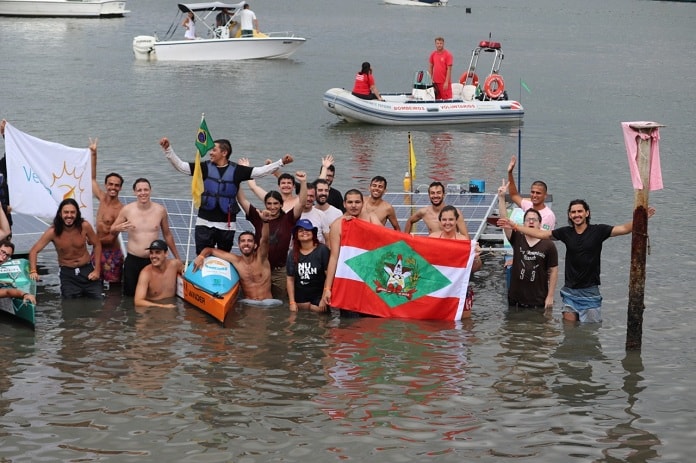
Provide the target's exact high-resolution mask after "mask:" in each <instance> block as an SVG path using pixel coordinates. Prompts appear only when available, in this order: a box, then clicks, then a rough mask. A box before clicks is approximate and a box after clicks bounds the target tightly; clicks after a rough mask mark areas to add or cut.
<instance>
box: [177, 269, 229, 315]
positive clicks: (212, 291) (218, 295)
mask: <svg viewBox="0 0 696 463" xmlns="http://www.w3.org/2000/svg"><path fill="white" fill-rule="evenodd" d="M239 287H240V284H239V274H237V271H236V270H235V268H234V267H233V266H232V265H231V264H230V263H229V262H227V261H225V260H222V259H219V258H217V257H207V258H206V259H205V261H204V262H203V266H202V267H201V268H200V269H199V270H198V271H196V272H194V271H193V263H191V264H189V266H188V268H187V269H186V272H185V273H184V275H183V277H179V280H178V285H177V295H178V296H179V297H180V298H182V299H183V300H185V301H186V302H189V303H190V304H192V305H194V306H195V307H197V308H199V309H200V310H202V311H203V312H205V313H207V314H209V315H211V316H212V317H213V318H215V319H216V320H218V321H219V322H221V323H223V322H224V321H225V317H226V316H227V314H228V312H229V311H230V310H231V309H232V307H234V304H235V303H236V302H237V296H238V295H239Z"/></svg>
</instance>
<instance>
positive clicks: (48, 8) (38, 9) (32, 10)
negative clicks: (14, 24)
mask: <svg viewBox="0 0 696 463" xmlns="http://www.w3.org/2000/svg"><path fill="white" fill-rule="evenodd" d="M126 13H129V11H128V10H126V2H125V0H0V16H34V17H71V18H105V17H120V16H124V15H125V14H126Z"/></svg>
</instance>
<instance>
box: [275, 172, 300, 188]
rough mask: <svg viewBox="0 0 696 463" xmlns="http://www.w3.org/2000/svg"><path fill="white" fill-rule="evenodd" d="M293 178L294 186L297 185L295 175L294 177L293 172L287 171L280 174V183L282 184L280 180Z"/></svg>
mask: <svg viewBox="0 0 696 463" xmlns="http://www.w3.org/2000/svg"><path fill="white" fill-rule="evenodd" d="M287 179H289V180H291V181H292V186H295V185H296V184H297V182H296V181H295V177H293V176H292V175H291V174H288V173H287V172H283V173H282V174H280V175H279V176H278V185H279V186H280V181H281V180H287Z"/></svg>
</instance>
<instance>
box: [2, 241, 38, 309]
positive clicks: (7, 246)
mask: <svg viewBox="0 0 696 463" xmlns="http://www.w3.org/2000/svg"><path fill="white" fill-rule="evenodd" d="M14 250H15V245H14V243H13V242H12V241H10V240H9V239H3V240H2V241H0V265H2V264H4V263H5V262H7V261H8V260H10V259H12V254H14ZM2 297H13V298H15V299H22V300H24V301H25V302H26V301H29V302H31V303H32V304H34V305H36V297H34V295H33V294H30V293H25V292H24V291H22V290H21V289H19V288H0V298H2Z"/></svg>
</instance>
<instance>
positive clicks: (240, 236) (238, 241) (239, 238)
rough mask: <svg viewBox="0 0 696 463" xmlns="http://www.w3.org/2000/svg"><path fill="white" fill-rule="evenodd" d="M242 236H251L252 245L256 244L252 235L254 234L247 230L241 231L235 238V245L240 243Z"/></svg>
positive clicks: (254, 236)
mask: <svg viewBox="0 0 696 463" xmlns="http://www.w3.org/2000/svg"><path fill="white" fill-rule="evenodd" d="M244 235H251V237H252V238H253V239H254V244H258V243H257V242H256V235H255V234H254V232H250V231H249V230H246V231H243V232H241V233H240V234H239V236H237V244H239V243H241V242H242V236H244Z"/></svg>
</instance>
